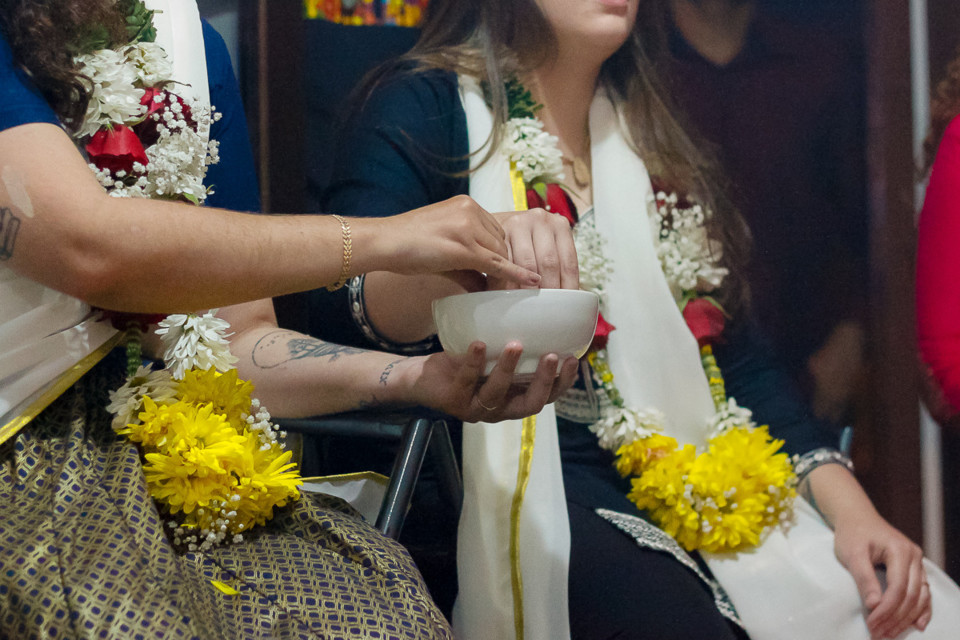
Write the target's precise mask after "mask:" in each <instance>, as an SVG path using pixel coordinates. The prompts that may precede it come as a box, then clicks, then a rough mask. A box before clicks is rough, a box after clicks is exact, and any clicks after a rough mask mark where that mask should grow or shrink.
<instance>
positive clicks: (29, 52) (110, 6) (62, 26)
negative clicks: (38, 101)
mask: <svg viewBox="0 0 960 640" xmlns="http://www.w3.org/2000/svg"><path fill="white" fill-rule="evenodd" d="M94 25H100V26H102V27H103V28H105V29H106V31H107V33H108V34H109V35H111V36H116V37H122V34H123V29H124V21H123V14H122V11H121V9H120V7H119V5H118V2H117V0H0V29H2V30H3V34H4V36H6V38H7V42H9V44H10V48H11V49H12V50H13V58H14V61H15V62H16V63H17V65H18V66H19V67H20V68H22V69H23V70H24V71H25V72H26V73H27V74H28V75H29V76H30V78H31V80H32V81H33V83H34V84H35V85H36V87H37V88H38V89H39V90H40V91H41V92H42V93H43V96H44V97H45V98H46V99H47V102H48V103H49V104H50V106H51V108H53V110H54V112H55V113H56V114H57V116H58V117H59V118H60V120H61V121H62V122H63V123H64V124H65V125H66V126H68V127H71V126H72V127H75V126H78V125H79V124H80V121H81V120H82V118H83V114H84V112H85V111H86V108H87V101H88V100H89V91H88V87H87V84H85V82H84V78H83V76H82V75H81V74H80V73H79V72H78V71H77V67H76V65H75V64H74V62H73V57H74V55H76V54H77V53H78V51H77V48H76V46H77V43H78V42H79V41H80V40H81V38H82V37H83V36H84V35H85V34H87V33H89V31H90V29H91V28H92V27H93V26H94Z"/></svg>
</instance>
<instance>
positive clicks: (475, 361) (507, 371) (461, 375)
mask: <svg viewBox="0 0 960 640" xmlns="http://www.w3.org/2000/svg"><path fill="white" fill-rule="evenodd" d="M485 351H486V349H485V347H484V345H483V343H482V342H474V343H473V344H471V345H470V349H469V352H468V353H467V355H466V356H463V357H460V358H454V357H452V356H449V355H447V354H445V353H435V354H432V355H429V356H424V357H420V358H411V359H410V361H409V366H408V368H407V371H406V375H409V376H412V382H411V384H412V387H413V396H414V398H416V401H417V403H418V404H421V405H423V406H427V407H432V408H434V409H438V410H440V411H443V412H444V413H448V414H450V415H452V416H456V417H457V418H460V419H461V420H464V421H465V422H498V421H500V420H507V419H512V418H525V417H527V416H532V415H536V414H537V413H539V412H540V410H541V409H542V408H543V406H544V405H546V404H549V403H551V402H553V401H554V400H556V399H557V397H558V396H559V395H560V394H561V393H563V392H564V391H566V390H567V388H569V387H570V385H572V384H573V381H574V379H575V378H576V375H577V359H576V358H573V357H570V358H567V360H566V361H564V363H563V366H562V367H561V369H560V373H559V375H558V374H557V373H556V371H557V355H556V354H549V355H545V356H543V357H542V358H541V359H540V363H539V365H538V366H537V371H536V372H535V373H534V374H533V378H532V380H531V381H530V382H529V384H523V385H520V384H515V383H514V374H513V372H514V370H515V369H516V366H517V363H518V362H519V361H520V355H521V353H522V352H523V348H522V346H521V345H520V343H518V342H512V343H510V344H508V345H507V347H506V348H505V349H504V351H503V353H502V354H501V355H500V359H499V360H498V362H497V366H496V367H494V369H493V371H492V372H491V373H490V375H489V376H487V377H486V379H484V378H483V370H484V366H485V364H486V357H485Z"/></svg>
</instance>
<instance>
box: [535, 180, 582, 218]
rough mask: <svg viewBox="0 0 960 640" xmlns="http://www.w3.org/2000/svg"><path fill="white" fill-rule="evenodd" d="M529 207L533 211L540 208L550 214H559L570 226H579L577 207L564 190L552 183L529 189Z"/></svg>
mask: <svg viewBox="0 0 960 640" xmlns="http://www.w3.org/2000/svg"><path fill="white" fill-rule="evenodd" d="M527 206H528V207H530V208H531V209H533V208H535V207H540V208H541V209H546V210H547V211H549V212H550V213H557V214H559V215H561V216H563V217H564V218H566V219H567V222H569V223H570V226H571V227H572V226H573V225H575V224H577V207H576V206H575V205H574V204H573V200H572V199H571V198H570V196H569V195H568V194H567V192H566V191H564V190H563V188H562V187H561V186H560V185H558V184H556V183H555V182H551V183H550V184H544V183H543V182H538V183H537V184H535V185H533V187H531V188H529V189H527Z"/></svg>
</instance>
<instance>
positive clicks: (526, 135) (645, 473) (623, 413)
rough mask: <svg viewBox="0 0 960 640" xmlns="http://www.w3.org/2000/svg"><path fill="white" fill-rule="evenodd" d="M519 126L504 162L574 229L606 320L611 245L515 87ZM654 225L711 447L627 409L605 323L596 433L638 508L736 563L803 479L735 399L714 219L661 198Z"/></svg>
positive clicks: (653, 209) (594, 362) (584, 283)
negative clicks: (700, 381) (707, 411)
mask: <svg viewBox="0 0 960 640" xmlns="http://www.w3.org/2000/svg"><path fill="white" fill-rule="evenodd" d="M505 88H506V92H507V96H508V100H509V103H510V113H509V115H510V119H509V121H508V123H507V127H506V133H507V135H506V138H507V142H506V143H505V144H504V153H505V154H506V155H507V156H508V158H509V159H510V161H511V163H512V166H513V167H515V168H516V169H517V170H519V171H522V173H523V180H524V183H525V185H526V187H527V199H528V205H529V206H531V207H534V206H539V207H544V208H546V209H547V210H548V211H553V212H555V213H558V214H560V215H563V216H564V217H566V218H567V219H568V220H569V221H570V223H571V225H576V226H575V241H576V248H577V254H578V259H579V266H580V283H581V287H582V288H584V289H586V290H588V291H593V292H595V293H597V294H599V295H600V299H601V309H602V306H603V303H602V301H603V300H604V297H605V289H606V284H607V282H608V281H609V278H610V275H611V274H612V272H613V265H612V264H611V263H610V261H609V260H608V259H607V258H606V257H605V255H604V250H603V249H604V242H605V241H604V239H603V238H602V237H601V236H600V234H599V233H598V232H597V230H596V228H595V227H594V226H592V225H589V224H579V225H577V224H576V223H577V217H576V208H575V207H574V205H573V202H572V201H571V200H570V197H569V195H567V194H566V192H565V191H564V190H563V189H562V187H561V186H560V185H559V184H557V182H558V181H559V180H562V179H563V175H562V173H560V171H559V170H558V168H557V167H558V164H559V160H558V159H557V158H558V156H559V154H560V151H559V147H558V140H557V138H556V137H555V136H552V135H550V134H548V133H547V132H545V131H544V130H543V123H542V122H540V121H539V120H537V118H536V111H537V110H538V109H539V108H540V105H537V104H536V103H535V102H534V101H533V99H532V96H531V95H530V93H529V91H527V90H525V89H524V88H523V86H522V85H521V84H520V83H519V82H517V81H516V80H510V81H508V82H507V85H506V87H505ZM658 186H659V185H658V184H657V183H656V181H654V191H655V195H654V196H653V197H652V198H651V199H650V201H649V203H648V204H649V216H650V219H651V221H652V223H653V225H654V228H656V229H659V234H658V242H657V247H656V253H657V257H658V259H659V261H660V266H661V268H662V270H663V274H664V277H665V278H666V280H667V282H668V284H669V286H670V289H671V291H672V292H673V294H674V297H675V299H676V300H678V301H679V305H680V308H681V311H682V313H683V317H684V320H685V321H686V322H687V325H688V327H689V328H690V330H691V331H692V333H693V334H694V336H695V337H696V338H697V342H698V344H699V346H700V353H701V361H702V364H703V369H704V373H705V375H706V376H707V379H708V382H709V385H710V393H711V397H712V398H713V401H714V406H715V409H716V412H715V413H714V415H713V416H711V417H710V418H708V420H707V423H706V425H705V427H706V435H707V440H706V445H705V447H700V448H698V447H695V446H694V445H692V444H687V445H684V446H682V447H681V446H679V445H678V443H677V441H676V440H675V439H674V438H671V437H669V436H666V435H664V433H663V432H664V427H665V424H666V418H665V416H664V415H663V413H661V412H660V411H659V410H657V409H656V408H646V409H638V408H635V407H630V406H628V405H627V404H626V402H625V401H624V399H623V396H622V395H621V394H620V391H619V390H618V389H617V387H616V385H615V383H614V376H613V373H612V371H611V370H610V366H609V364H608V362H607V353H606V343H607V336H608V335H609V333H610V332H611V331H613V330H614V329H615V327H614V326H613V325H611V324H609V323H608V322H607V321H606V320H605V319H604V318H603V315H602V313H601V315H600V317H599V319H598V325H597V332H596V335H595V337H594V341H593V344H592V345H591V349H590V352H589V353H588V355H587V359H588V362H589V363H590V365H591V368H592V370H593V375H594V379H595V381H596V383H597V385H598V386H599V387H600V388H601V389H602V390H603V391H604V395H605V396H606V398H605V399H606V402H605V403H603V407H602V417H601V418H600V419H599V420H598V421H597V422H596V423H594V424H592V425H591V426H590V430H591V431H592V432H593V433H594V434H596V436H597V439H598V442H599V444H600V446H601V447H602V448H604V449H607V450H610V451H613V452H614V453H615V455H616V461H615V465H616V468H617V470H618V471H619V473H620V474H621V475H622V476H624V477H630V478H631V487H632V488H631V491H630V492H629V494H628V498H630V500H631V501H633V502H634V504H636V505H637V507H638V508H639V509H642V510H646V511H647V513H648V514H649V516H650V518H651V519H652V520H653V522H655V523H656V524H657V525H658V526H660V527H661V528H662V529H663V530H664V531H665V532H666V533H668V534H669V535H671V536H673V537H674V538H675V539H676V540H677V541H678V542H679V543H680V544H681V545H682V546H683V547H684V548H685V549H687V550H688V551H692V550H695V549H701V550H704V551H710V552H722V551H737V550H741V549H745V548H749V547H751V546H755V545H757V544H759V543H760V541H761V540H762V539H763V536H764V535H765V534H766V533H767V532H769V531H771V530H772V529H773V528H774V527H776V526H778V525H780V524H781V523H783V522H785V521H786V520H788V519H789V518H790V517H791V515H792V507H793V500H794V498H795V497H796V475H795V474H794V471H793V466H792V464H791V462H790V459H789V457H788V456H787V454H785V453H779V452H778V451H779V449H780V447H781V446H782V445H783V441H782V440H774V439H772V438H771V437H770V435H769V433H768V429H767V427H766V426H762V427H761V426H757V425H756V424H755V423H754V422H753V419H752V413H751V412H750V410H749V409H746V408H744V407H740V406H739V405H738V404H737V402H736V400H734V399H733V398H728V397H727V394H726V389H725V387H724V382H723V376H722V375H721V372H720V369H719V367H718V366H717V363H716V359H715V358H714V356H713V348H712V345H713V343H715V342H716V341H717V339H718V338H719V337H720V336H721V334H722V333H723V329H724V325H725V316H724V312H723V310H722V308H721V307H720V305H719V304H718V303H717V302H716V301H715V300H714V299H713V298H712V297H710V296H709V294H710V293H711V292H713V291H715V290H716V289H717V288H719V287H720V286H721V284H722V282H723V279H724V277H725V276H726V275H727V270H726V269H724V268H723V267H719V266H717V257H718V256H719V255H720V252H721V249H722V247H720V246H719V245H718V244H716V243H714V242H712V241H711V240H710V238H709V236H708V233H707V229H706V221H707V219H708V218H709V216H710V212H709V211H705V210H704V209H703V207H702V206H701V205H699V204H697V203H693V202H690V201H688V200H686V199H684V198H680V197H679V196H677V194H675V193H668V192H667V191H666V190H665V189H661V188H658Z"/></svg>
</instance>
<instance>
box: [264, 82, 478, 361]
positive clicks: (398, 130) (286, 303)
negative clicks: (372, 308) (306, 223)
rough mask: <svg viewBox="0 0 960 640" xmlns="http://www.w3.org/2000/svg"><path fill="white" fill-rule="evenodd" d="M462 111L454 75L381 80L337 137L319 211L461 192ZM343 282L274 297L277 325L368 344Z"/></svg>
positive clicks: (398, 209) (382, 208)
mask: <svg viewBox="0 0 960 640" xmlns="http://www.w3.org/2000/svg"><path fill="white" fill-rule="evenodd" d="M467 153H468V142H467V123H466V114H465V113H464V111H463V107H462V106H461V103H460V96H459V88H458V83H457V78H456V76H455V75H454V74H451V73H447V72H439V71H437V72H433V71H431V72H425V73H416V74H412V73H404V72H401V73H400V74H399V75H397V76H395V77H393V78H391V79H389V80H387V81H384V82H383V83H381V84H380V85H379V86H378V87H377V88H376V89H375V90H374V91H373V93H372V94H371V95H370V96H369V98H368V99H367V100H366V101H365V103H363V105H362V107H361V108H358V109H356V110H355V112H354V115H353V116H352V117H351V118H350V119H349V121H348V122H347V123H346V126H345V127H344V129H343V133H342V135H341V136H340V140H339V143H338V145H337V156H336V161H335V162H334V170H333V175H332V178H331V182H330V186H329V187H328V189H327V190H326V193H325V194H324V197H323V198H322V199H321V202H322V207H323V211H325V212H329V213H338V214H341V215H344V216H353V217H382V216H388V215H393V214H396V213H402V212H404V211H409V210H410V209H416V208H418V207H422V206H425V205H428V204H433V203H435V202H439V201H441V200H445V199H447V198H451V197H453V196H455V195H458V194H464V193H467V190H468V187H467V185H468V181H467V178H466V177H465V175H456V174H457V173H460V174H465V170H466V169H467V168H468V167H469V160H468V158H467ZM348 304H349V301H348V294H347V291H346V288H344V289H340V290H338V291H336V292H333V293H330V292H327V291H326V290H324V289H317V290H314V291H310V292H306V293H304V294H295V295H294V296H285V297H284V298H283V299H279V300H278V301H277V304H276V306H277V312H278V317H279V320H280V324H281V326H284V327H286V328H291V329H296V330H299V331H303V332H306V333H309V334H310V335H313V336H316V337H319V338H322V339H325V340H330V341H333V342H338V343H342V344H350V345H358V346H366V347H371V346H374V345H372V344H371V343H370V342H369V341H368V340H367V339H366V338H365V337H364V336H363V334H362V333H361V332H360V330H359V329H358V328H357V326H356V324H355V323H354V321H353V319H352V317H351V314H350V310H349V308H348Z"/></svg>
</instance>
